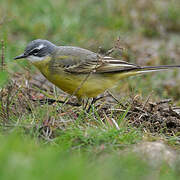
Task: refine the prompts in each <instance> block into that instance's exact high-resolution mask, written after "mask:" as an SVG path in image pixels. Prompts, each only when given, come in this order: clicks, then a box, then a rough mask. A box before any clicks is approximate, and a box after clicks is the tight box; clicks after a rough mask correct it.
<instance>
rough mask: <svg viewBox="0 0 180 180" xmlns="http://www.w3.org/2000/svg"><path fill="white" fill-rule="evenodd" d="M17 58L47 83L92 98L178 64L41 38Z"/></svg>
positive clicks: (82, 96) (30, 44) (70, 92)
mask: <svg viewBox="0 0 180 180" xmlns="http://www.w3.org/2000/svg"><path fill="white" fill-rule="evenodd" d="M21 58H26V59H28V60H29V61H30V62H32V64H33V65H35V66H36V67H37V68H38V69H39V70H40V72H41V73H42V74H43V75H44V76H45V77H46V78H47V79H48V80H49V81H50V82H52V83H53V84H55V85H56V86H57V87H59V88H60V89H62V90H63V91H65V92H67V93H69V94H72V95H75V96H77V98H78V99H81V98H84V97H96V96H97V95H99V94H101V93H103V92H104V91H105V90H107V89H109V88H112V87H114V86H116V85H117V84H118V81H119V80H120V79H123V78H126V77H129V76H133V75H137V74H142V73H146V72H152V71H159V70H165V69H169V68H177V67H178V68H179V67H180V65H162V66H139V65H136V64H132V63H128V62H126V61H122V60H118V59H114V58H112V57H109V56H102V55H100V54H97V53H94V52H92V51H89V50H86V49H83V48H79V47H73V46H56V45H54V44H53V43H51V42H49V41H47V40H41V39H37V40H34V41H32V42H30V43H29V44H28V45H27V47H26V49H25V51H24V53H23V54H21V55H20V56H17V57H15V58H14V59H21Z"/></svg>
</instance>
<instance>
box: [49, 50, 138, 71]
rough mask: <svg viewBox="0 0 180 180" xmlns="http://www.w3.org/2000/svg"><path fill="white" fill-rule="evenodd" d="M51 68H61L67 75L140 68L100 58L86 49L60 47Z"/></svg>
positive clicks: (109, 58)
mask: <svg viewBox="0 0 180 180" xmlns="http://www.w3.org/2000/svg"><path fill="white" fill-rule="evenodd" d="M51 64H52V66H53V67H56V68H57V67H62V68H63V70H64V71H66V72H69V73H84V74H86V73H91V72H92V73H113V72H124V71H130V70H134V69H139V68H140V67H139V66H137V65H135V64H132V63H128V62H126V61H122V60H117V59H114V58H112V57H109V56H105V57H104V56H101V55H99V54H96V53H93V52H91V51H88V50H86V49H82V48H77V47H71V46H62V48H61V49H59V50H58V54H56V55H55V56H54V58H53V60H52V63H51Z"/></svg>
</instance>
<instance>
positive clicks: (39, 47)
mask: <svg viewBox="0 0 180 180" xmlns="http://www.w3.org/2000/svg"><path fill="white" fill-rule="evenodd" d="M43 47H46V46H45V45H44V44H40V45H39V46H38V47H35V48H34V49H32V50H31V51H30V52H29V53H31V52H32V51H34V50H35V49H38V50H40V49H42V48H43Z"/></svg>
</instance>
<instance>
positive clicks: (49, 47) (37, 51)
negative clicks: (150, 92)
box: [14, 39, 57, 62]
mask: <svg viewBox="0 0 180 180" xmlns="http://www.w3.org/2000/svg"><path fill="white" fill-rule="evenodd" d="M56 47H57V46H56V45H54V44H53V43H51V42H49V41H47V40H43V39H36V40H33V41H31V42H30V43H29V44H28V45H27V47H26V48H25V50H24V53H23V54H21V55H19V56H17V57H15V58H14V59H22V58H26V59H28V60H30V61H32V62H35V61H41V60H43V59H44V58H45V57H46V56H48V55H51V54H52V53H53V52H54V51H55V49H56Z"/></svg>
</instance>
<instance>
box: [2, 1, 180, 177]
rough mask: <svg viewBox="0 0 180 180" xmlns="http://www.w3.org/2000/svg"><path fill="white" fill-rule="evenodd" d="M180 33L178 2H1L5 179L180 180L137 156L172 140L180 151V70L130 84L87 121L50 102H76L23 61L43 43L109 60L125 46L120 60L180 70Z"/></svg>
mask: <svg viewBox="0 0 180 180" xmlns="http://www.w3.org/2000/svg"><path fill="white" fill-rule="evenodd" d="M179 32H180V11H179V1H178V0H157V1H154V0H148V1H141V0H138V1H134V0H127V1H123V0H111V1H105V0H103V1H97V0H86V1H83V0H76V1H72V0H61V1H58V0H52V1H50V0H33V1H32V2H27V1H25V0H13V1H10V0H1V2H0V40H2V42H1V45H0V47H1V52H0V54H1V56H0V62H1V71H0V125H1V126H0V141H1V148H0V157H1V163H0V167H1V168H0V178H1V179H18V180H19V179H49V178H52V179H92V178H94V177H96V179H120V178H121V179H147V178H151V177H152V178H156V179H168V180H169V179H178V177H179V169H178V164H179V162H177V164H175V163H174V164H173V167H172V166H170V165H169V164H168V163H167V162H163V163H162V164H160V165H159V166H158V167H157V168H156V169H155V168H154V167H152V166H151V165H149V163H148V161H147V159H146V158H144V157H142V156H139V155H138V154H137V153H135V152H133V151H131V150H132V149H133V148H134V147H135V146H136V145H137V144H140V143H142V142H144V141H158V140H162V141H163V142H165V143H166V144H168V145H170V146H171V147H172V148H174V149H176V151H179V149H180V148H179V147H180V146H179V136H180V134H179V128H180V125H179V124H180V123H179V119H180V117H179V114H178V111H177V108H174V107H173V106H174V105H176V106H178V105H179V104H180V99H179V94H180V93H179V92H180V89H179V87H180V86H179V83H180V81H179V72H180V71H178V70H173V71H167V72H166V73H154V74H149V75H145V76H141V77H132V78H129V79H128V80H127V79H126V80H123V81H121V82H120V84H119V86H118V87H117V88H116V89H114V90H112V92H111V94H113V97H112V95H111V96H110V98H105V99H102V100H101V101H99V102H97V103H96V104H95V105H93V106H92V107H91V108H90V111H89V112H87V111H86V110H84V109H83V107H72V106H70V105H68V104H65V105H62V104H61V103H58V102H47V101H46V99H47V98H48V99H50V100H52V99H58V100H64V99H66V97H67V95H66V94H64V93H63V92H61V91H60V90H58V89H57V88H55V87H54V86H53V85H52V84H50V83H49V82H47V81H45V80H44V79H43V77H42V76H41V75H40V74H39V72H38V71H37V70H36V69H35V68H34V67H33V66H31V64H29V63H28V62H27V61H26V60H23V61H17V62H15V61H13V57H15V56H17V55H19V54H21V53H22V52H23V50H24V48H25V46H26V45H27V43H28V42H29V41H31V40H33V39H37V38H41V39H48V40H50V41H52V42H54V43H55V44H57V45H73V46H80V47H84V48H87V49H90V50H93V51H95V52H100V53H102V54H105V53H106V52H107V51H108V50H109V49H112V48H113V47H116V49H115V51H114V52H113V53H112V54H111V56H114V57H117V58H121V59H123V60H126V61H129V62H133V63H138V64H140V65H160V64H179V54H180V52H179V45H180V44H179V42H180V37H179V34H178V33H179ZM118 37H120V40H118ZM167 99H171V101H170V100H167ZM70 100H71V101H73V100H74V98H71V99H70ZM117 101H118V102H117ZM177 159H178V158H177Z"/></svg>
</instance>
